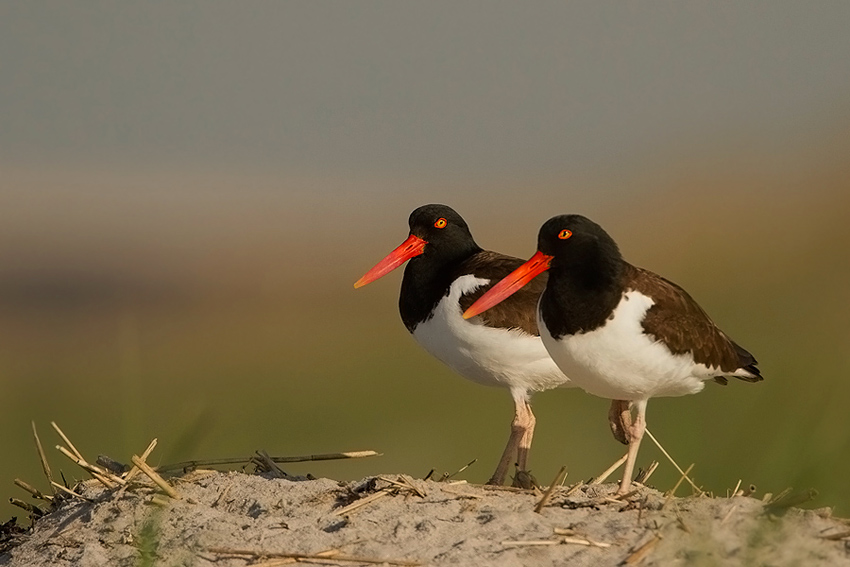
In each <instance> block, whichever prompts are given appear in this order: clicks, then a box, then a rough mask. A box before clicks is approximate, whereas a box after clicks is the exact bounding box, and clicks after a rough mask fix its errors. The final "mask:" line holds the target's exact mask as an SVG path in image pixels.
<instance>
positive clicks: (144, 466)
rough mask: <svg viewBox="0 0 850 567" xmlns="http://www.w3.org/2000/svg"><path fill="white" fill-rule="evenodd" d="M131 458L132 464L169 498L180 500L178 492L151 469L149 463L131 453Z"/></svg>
mask: <svg viewBox="0 0 850 567" xmlns="http://www.w3.org/2000/svg"><path fill="white" fill-rule="evenodd" d="M131 460H132V461H133V464H134V465H136V466H137V467H139V469H140V470H141V471H142V472H143V473H145V474H146V475H147V476H148V477H149V478H150V479H151V480H152V481H154V483H156V485H157V486H159V487H160V488H161V489H162V491H163V492H165V493H166V494H167V495H169V496H170V497H171V498H174V499H175V500H180V498H181V496H180V493H179V492H177V491H176V490H175V489H174V487H172V486H171V485H170V484H168V482H167V481H166V480H165V479H164V478H162V477H161V476H159V474H157V472H156V471H155V470H153V469H152V468H151V466H150V465H149V464H147V463H146V462H144V461H143V460H142V459H140V458H139V456H138V455H133V456H132V457H131Z"/></svg>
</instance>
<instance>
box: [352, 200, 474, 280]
mask: <svg viewBox="0 0 850 567" xmlns="http://www.w3.org/2000/svg"><path fill="white" fill-rule="evenodd" d="M409 222H410V235H408V237H407V240H405V241H404V242H402V243H401V244H400V245H399V246H398V247H397V248H396V249H395V250H393V251H392V252H390V253H389V254H388V255H387V256H386V257H385V258H384V259H383V260H381V261H380V262H378V263H377V264H375V266H374V267H373V268H372V269H371V270H369V271H368V272H366V275H364V276H363V277H362V278H360V279H359V280H357V282H355V284H354V287H362V286H364V285H366V284H368V283H370V282H373V281H375V280H377V279H378V278H380V277H383V276H385V275H386V274H388V273H390V272H391V271H393V270H395V269H396V268H398V267H399V266H401V265H402V264H404V263H405V262H407V261H408V260H410V264H408V268H411V267H413V266H415V267H414V268H413V270H414V272H416V271H418V272H419V273H420V274H424V275H420V277H419V279H423V278H425V277H426V276H428V275H429V274H430V277H434V274H435V273H436V272H437V271H441V270H442V269H444V268H446V267H447V266H451V265H452V264H454V263H457V262H461V261H463V260H465V259H466V258H468V257H469V256H471V255H472V254H475V253H476V252H478V251H480V250H481V248H479V247H478V245H477V244H476V243H475V240H473V239H472V235H471V234H470V233H469V227H468V226H466V222H465V221H464V220H463V218H461V216H460V215H459V214H457V213H456V212H455V211H454V210H453V209H452V208H451V207H447V206H445V205H425V206H422V207H419V208H418V209H416V210H415V211H413V212H412V213H410V220H409ZM407 273H408V270H405V274H407Z"/></svg>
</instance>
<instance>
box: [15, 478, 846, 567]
mask: <svg viewBox="0 0 850 567" xmlns="http://www.w3.org/2000/svg"><path fill="white" fill-rule="evenodd" d="M383 478H385V479H390V480H391V481H395V482H398V483H399V484H392V483H391V482H388V481H386V480H381V479H379V478H370V479H366V480H363V481H359V482H351V483H343V482H337V481H334V480H329V479H315V480H302V481H290V480H283V479H270V478H266V477H264V476H259V475H248V474H244V473H237V472H229V473H224V472H217V471H195V472H192V473H189V474H188V475H186V476H184V477H182V478H175V479H172V483H173V484H174V486H175V487H176V489H177V490H178V491H179V495H180V499H177V500H175V499H171V498H168V497H166V496H165V495H163V494H161V493H159V492H158V491H157V489H155V487H153V486H152V485H151V486H143V487H140V488H134V489H133V490H128V491H125V492H123V493H122V492H120V491H118V490H112V491H109V490H106V489H105V488H103V487H101V485H99V484H96V483H95V482H94V481H87V482H86V483H84V484H83V485H81V491H82V493H83V496H84V497H85V498H87V499H89V500H90V501H84V500H82V499H76V498H68V499H67V500H64V502H62V503H61V504H59V505H58V506H57V509H56V510H55V511H53V512H52V513H50V514H48V515H47V516H45V517H43V518H41V519H40V520H38V521H37V522H36V525H35V528H34V530H33V532H32V533H31V534H29V535H22V536H18V537H19V541H20V544H19V545H17V546H16V547H14V548H12V549H9V550H7V551H6V552H5V553H3V554H0V565H3V566H23V565H27V566H39V565H43V566H45V567H47V566H51V567H54V566H57V567H62V566H66V565H67V566H71V565H74V566H80V567H95V566H98V567H99V566H102V565H128V566H129V565H134V566H135V565H154V564H156V565H160V564H162V565H199V566H204V565H210V566H212V565H215V566H218V567H227V566H240V567H241V566H243V565H246V564H260V565H265V566H267V567H271V566H272V565H282V564H284V563H283V561H284V560H283V559H281V557H283V556H285V555H286V554H304V555H316V554H322V553H323V552H324V553H325V554H326V556H327V559H321V560H316V561H313V562H325V563H327V562H330V563H331V564H342V565H357V564H365V563H367V562H372V563H379V564H381V563H382V562H385V563H386V564H390V565H393V564H394V565H401V564H404V565H406V564H422V565H505V566H508V565H540V566H546V565H553V566H554V565H565V564H569V565H571V566H572V565H574V566H583V565H594V566H601V565H620V564H623V563H624V562H626V563H628V562H629V561H631V562H633V563H636V562H640V563H641V564H642V565H665V566H666V565H694V564H722V565H756V564H764V565H850V543H848V541H847V539H846V537H850V533H847V532H848V526H847V525H846V524H845V523H842V522H841V521H839V520H837V519H833V518H830V516H829V513H828V510H816V511H804V510H799V509H793V508H792V509H790V510H787V513H784V514H781V515H778V514H774V513H771V511H770V510H769V509H768V508H767V507H766V506H765V504H764V503H762V501H760V500H757V499H754V498H748V497H744V496H738V497H736V498H731V499H730V498H708V497H700V498H697V497H689V498H674V499H670V501H669V502H667V504H666V506H665V502H666V500H667V499H666V498H665V497H664V495H662V494H661V493H659V492H657V491H655V490H653V489H649V488H641V489H640V490H639V492H638V493H636V494H634V495H633V496H631V497H630V498H629V500H628V501H615V500H613V499H612V498H610V497H609V495H610V494H611V493H613V491H614V488H615V487H614V486H613V485H598V486H583V487H580V488H579V489H577V490H573V491H571V492H572V493H571V494H567V493H568V491H567V489H566V488H562V489H558V490H557V491H555V493H554V494H553V496H552V498H551V500H550V501H549V503H548V504H547V506H546V507H544V508H543V509H542V513H535V512H534V508H535V505H536V504H537V503H538V502H539V500H540V495H539V494H535V493H533V492H531V491H520V490H511V489H492V488H489V487H482V486H477V485H468V484H447V483H438V482H434V481H424V480H408V479H406V478H405V477H400V476H397V475H386V476H384V477H383ZM358 505H359V506H358ZM842 534H844V536H845V538H840V537H838V536H841V535H842ZM829 536H834V537H833V539H830V538H829ZM242 552H244V553H242ZM636 552H637V553H636ZM290 561H291V560H290Z"/></svg>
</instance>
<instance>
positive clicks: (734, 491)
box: [727, 478, 741, 498]
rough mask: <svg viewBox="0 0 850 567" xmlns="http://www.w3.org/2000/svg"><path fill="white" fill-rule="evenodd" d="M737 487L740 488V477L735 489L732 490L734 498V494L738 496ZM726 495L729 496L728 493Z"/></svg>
mask: <svg viewBox="0 0 850 567" xmlns="http://www.w3.org/2000/svg"><path fill="white" fill-rule="evenodd" d="M739 488H741V479H740V478H739V479H738V484H736V485H735V489H734V490H733V491H732V498H735V497H736V496H738V489H739ZM727 496H729V495H728V494H727Z"/></svg>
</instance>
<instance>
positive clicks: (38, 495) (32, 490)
mask: <svg viewBox="0 0 850 567" xmlns="http://www.w3.org/2000/svg"><path fill="white" fill-rule="evenodd" d="M15 484H16V485H18V486H19V487H20V488H23V489H24V490H26V491H27V492H29V493H30V494H32V497H33V498H38V499H39V500H46V501H48V502H51V501H52V500H53V497H52V496H48V495H47V494H42V493H41V491H40V490H39V489H37V488H36V487H34V486H32V485H30V484H29V483H27V482H24V481H23V480H21V479H19V478H16V479H15ZM50 488H51V489H53V487H52V486H51V487H50Z"/></svg>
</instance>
